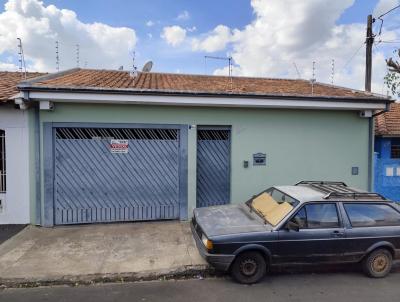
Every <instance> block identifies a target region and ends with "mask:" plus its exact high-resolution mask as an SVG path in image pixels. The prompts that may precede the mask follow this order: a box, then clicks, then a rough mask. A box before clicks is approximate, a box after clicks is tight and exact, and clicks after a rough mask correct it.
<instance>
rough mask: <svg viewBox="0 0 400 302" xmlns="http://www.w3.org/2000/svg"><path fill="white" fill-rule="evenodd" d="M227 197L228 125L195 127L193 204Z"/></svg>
mask: <svg viewBox="0 0 400 302" xmlns="http://www.w3.org/2000/svg"><path fill="white" fill-rule="evenodd" d="M229 201H230V129H210V128H199V129H198V131H197V207H207V206H214V205H222V204H227V203H229Z"/></svg>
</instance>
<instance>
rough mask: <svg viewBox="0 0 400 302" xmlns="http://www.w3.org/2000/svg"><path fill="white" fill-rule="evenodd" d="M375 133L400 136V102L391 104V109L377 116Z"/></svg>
mask: <svg viewBox="0 0 400 302" xmlns="http://www.w3.org/2000/svg"><path fill="white" fill-rule="evenodd" d="M375 135H391V136H400V103H393V104H391V105H390V111H388V112H385V113H382V114H381V115H378V116H377V117H376V118H375Z"/></svg>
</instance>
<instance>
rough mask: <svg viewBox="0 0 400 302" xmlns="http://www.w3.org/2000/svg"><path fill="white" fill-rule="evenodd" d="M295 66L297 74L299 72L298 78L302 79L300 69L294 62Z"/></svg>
mask: <svg viewBox="0 0 400 302" xmlns="http://www.w3.org/2000/svg"><path fill="white" fill-rule="evenodd" d="M293 66H294V69H296V72H297V77H298V78H299V79H301V74H300V71H299V69H298V68H297V64H296V62H293Z"/></svg>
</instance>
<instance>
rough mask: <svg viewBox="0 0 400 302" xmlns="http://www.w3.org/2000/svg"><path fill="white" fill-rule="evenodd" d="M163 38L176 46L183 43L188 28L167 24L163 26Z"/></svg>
mask: <svg viewBox="0 0 400 302" xmlns="http://www.w3.org/2000/svg"><path fill="white" fill-rule="evenodd" d="M161 38H163V39H164V40H165V41H166V42H167V43H168V44H169V45H172V46H174V47H176V46H178V45H180V44H182V42H183V41H184V40H185V38H186V29H184V28H182V27H180V26H178V25H173V26H166V27H164V28H163V31H162V33H161Z"/></svg>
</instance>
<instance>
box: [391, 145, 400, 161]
mask: <svg viewBox="0 0 400 302" xmlns="http://www.w3.org/2000/svg"><path fill="white" fill-rule="evenodd" d="M390 157H391V158H400V143H395V142H392V147H391V149H390Z"/></svg>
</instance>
